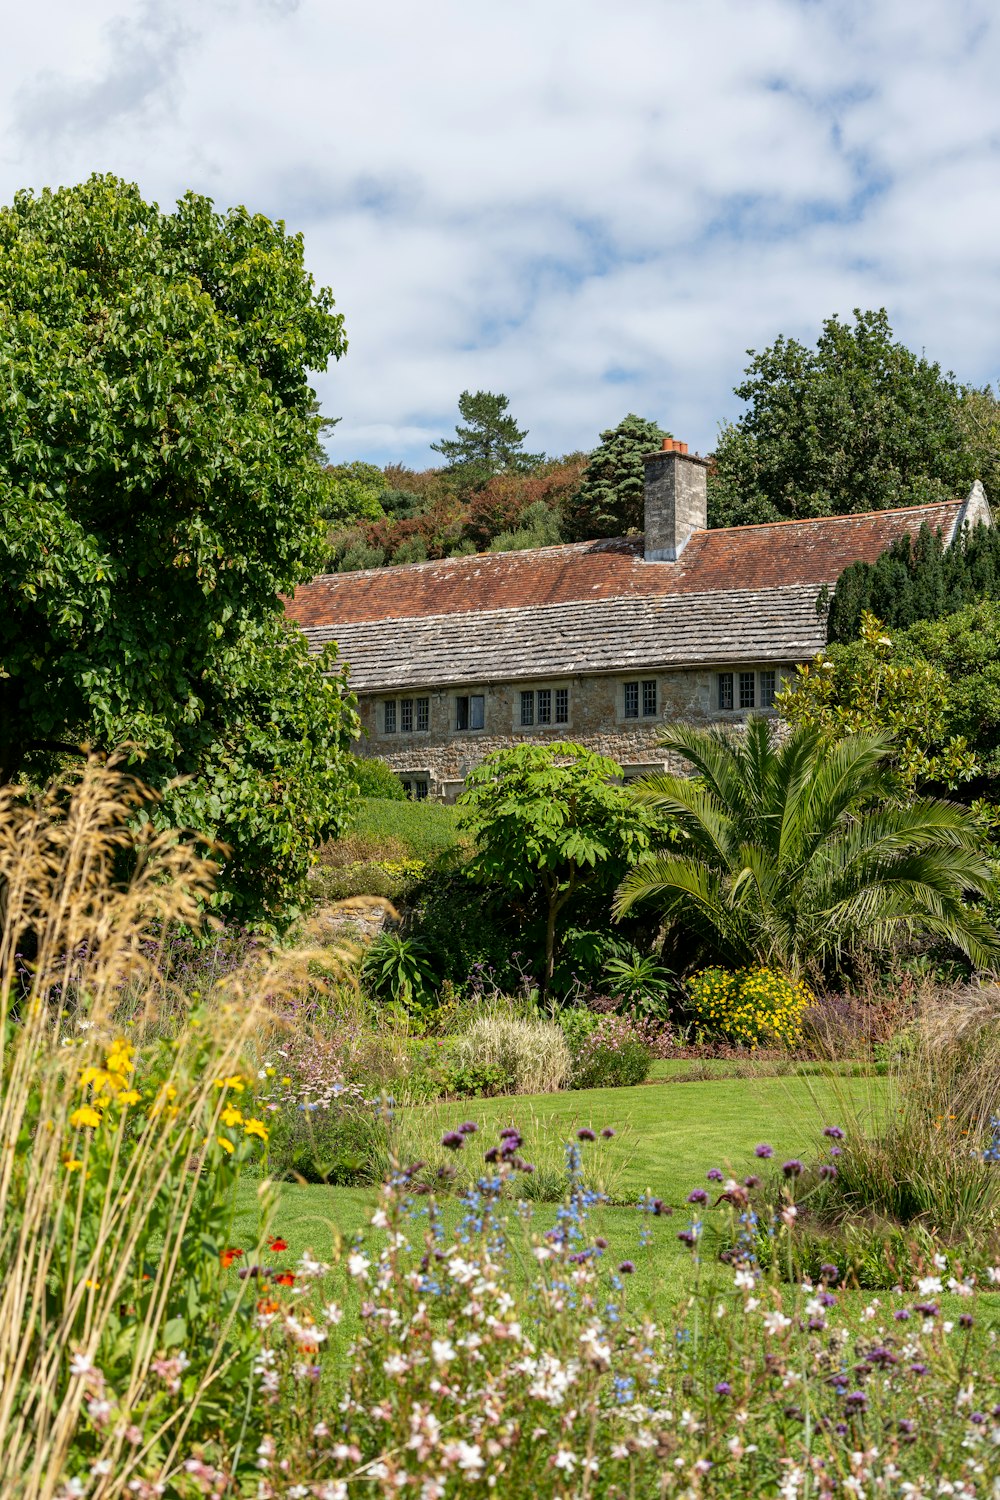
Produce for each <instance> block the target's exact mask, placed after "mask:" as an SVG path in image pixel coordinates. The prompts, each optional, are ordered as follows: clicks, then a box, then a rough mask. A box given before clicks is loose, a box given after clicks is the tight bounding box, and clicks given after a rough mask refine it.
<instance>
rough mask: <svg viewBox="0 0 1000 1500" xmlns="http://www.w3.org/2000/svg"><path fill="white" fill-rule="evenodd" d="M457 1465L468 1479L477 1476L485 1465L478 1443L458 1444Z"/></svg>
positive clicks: (476, 1477)
mask: <svg viewBox="0 0 1000 1500" xmlns="http://www.w3.org/2000/svg"><path fill="white" fill-rule="evenodd" d="M458 1467H459V1468H460V1469H461V1471H462V1473H463V1474H466V1475H468V1477H469V1478H470V1479H478V1478H479V1475H480V1474H481V1473H482V1471H483V1469H484V1468H485V1467H486V1465H485V1461H484V1459H483V1455H482V1453H481V1452H480V1449H479V1444H478V1443H465V1442H461V1443H459V1444H458Z"/></svg>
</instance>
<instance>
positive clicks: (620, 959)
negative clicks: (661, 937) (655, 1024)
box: [604, 949, 673, 1020]
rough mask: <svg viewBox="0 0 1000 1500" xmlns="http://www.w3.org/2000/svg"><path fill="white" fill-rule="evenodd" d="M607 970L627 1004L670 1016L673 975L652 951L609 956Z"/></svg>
mask: <svg viewBox="0 0 1000 1500" xmlns="http://www.w3.org/2000/svg"><path fill="white" fill-rule="evenodd" d="M604 973H605V975H606V976H607V978H608V980H609V981H610V983H611V993H612V994H613V995H614V996H615V997H616V999H618V1000H619V1001H620V1003H621V1005H622V1006H623V1007H625V1008H627V1009H628V1010H633V1011H635V1010H638V1011H641V1012H643V1014H645V1015H648V1016H655V1017H656V1018H657V1019H662V1020H666V1019H667V1018H669V1015H670V995H671V992H672V990H673V978H672V976H671V975H670V973H669V972H668V971H667V970H666V969H665V968H664V967H663V966H662V964H659V963H657V961H656V959H655V958H654V957H653V955H652V954H651V953H637V952H636V951H635V950H634V949H632V950H629V951H627V952H626V953H624V954H622V955H621V956H616V957H612V958H609V959H606V960H605V963H604Z"/></svg>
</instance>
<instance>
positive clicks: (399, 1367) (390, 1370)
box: [382, 1354, 410, 1377]
mask: <svg viewBox="0 0 1000 1500" xmlns="http://www.w3.org/2000/svg"><path fill="white" fill-rule="evenodd" d="M409 1368H410V1367H409V1365H408V1364H407V1362H406V1360H405V1359H404V1358H403V1356H402V1355H401V1354H390V1356H389V1358H388V1359H384V1360H383V1361H382V1369H383V1370H384V1371H385V1373H386V1374H387V1375H389V1376H390V1377H391V1376H394V1375H405V1374H406V1372H407V1370H408V1369H409Z"/></svg>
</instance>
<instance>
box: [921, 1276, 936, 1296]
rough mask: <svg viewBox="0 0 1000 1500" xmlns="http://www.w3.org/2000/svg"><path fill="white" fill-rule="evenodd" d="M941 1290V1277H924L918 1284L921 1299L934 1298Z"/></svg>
mask: <svg viewBox="0 0 1000 1500" xmlns="http://www.w3.org/2000/svg"><path fill="white" fill-rule="evenodd" d="M940 1290H941V1278H940V1276H922V1277H921V1278H920V1280H919V1281H918V1282H917V1291H918V1292H919V1293H920V1295H921V1297H932V1296H933V1295H934V1293H935V1292H939V1291H940Z"/></svg>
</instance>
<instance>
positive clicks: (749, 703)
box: [716, 667, 781, 713]
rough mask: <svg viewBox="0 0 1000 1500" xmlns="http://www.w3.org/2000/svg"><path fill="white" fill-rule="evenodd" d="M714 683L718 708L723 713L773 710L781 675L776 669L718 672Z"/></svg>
mask: <svg viewBox="0 0 1000 1500" xmlns="http://www.w3.org/2000/svg"><path fill="white" fill-rule="evenodd" d="M716 682H717V685H718V707H719V708H720V709H721V710H723V712H727V713H728V712H731V711H732V710H733V709H734V708H740V709H748V708H755V707H756V708H773V707H774V699H775V696H776V694H777V692H778V689H779V687H780V686H781V674H780V672H779V671H778V669H777V668H776V667H768V668H766V669H765V670H763V671H760V672H719V673H717V674H716Z"/></svg>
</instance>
